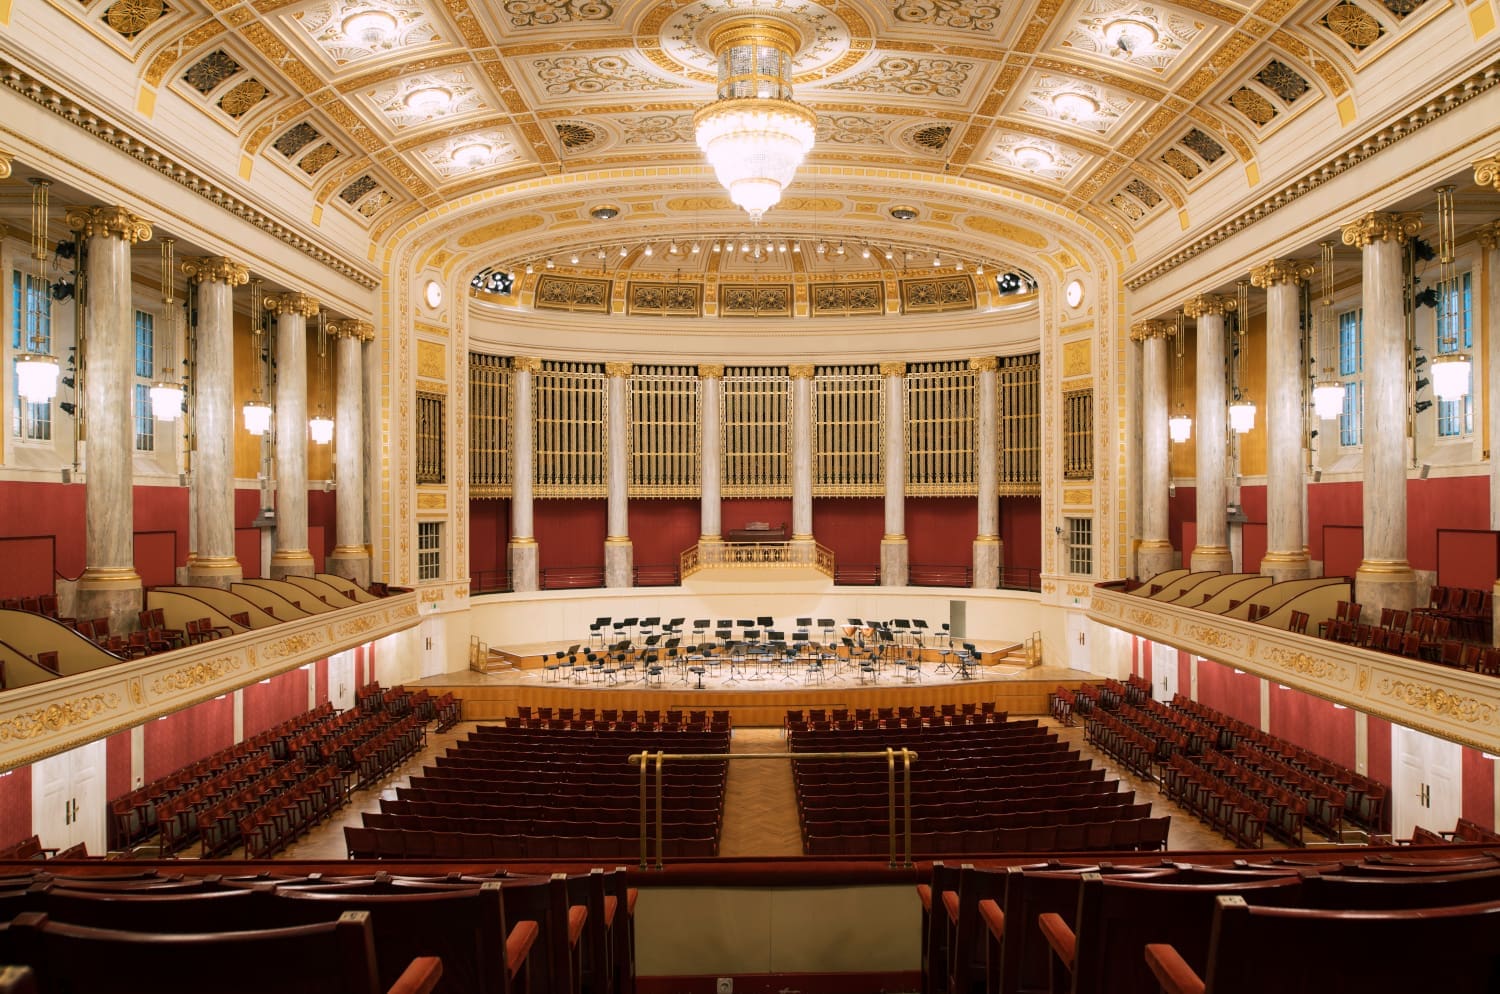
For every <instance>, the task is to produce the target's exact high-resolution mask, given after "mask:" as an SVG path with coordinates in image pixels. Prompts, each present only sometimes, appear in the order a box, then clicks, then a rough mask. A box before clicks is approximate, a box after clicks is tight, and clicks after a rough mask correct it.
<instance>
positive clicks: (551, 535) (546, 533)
mask: <svg viewBox="0 0 1500 994" xmlns="http://www.w3.org/2000/svg"><path fill="white" fill-rule="evenodd" d="M606 513H607V505H606V503H605V501H603V500H539V501H535V502H534V503H533V504H532V523H533V525H534V526H535V529H534V530H535V532H536V541H537V545H538V547H539V548H538V550H537V555H538V565H539V568H541V569H556V568H559V567H567V566H593V567H597V568H600V569H602V568H603V567H604V537H605V534H604V533H605V526H606V525H607V524H608V520H607V518H606Z"/></svg>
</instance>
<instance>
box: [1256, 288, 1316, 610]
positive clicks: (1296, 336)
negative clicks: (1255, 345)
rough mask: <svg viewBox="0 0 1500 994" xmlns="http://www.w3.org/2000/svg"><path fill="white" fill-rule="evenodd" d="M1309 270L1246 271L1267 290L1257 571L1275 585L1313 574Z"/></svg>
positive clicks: (1302, 578)
mask: <svg viewBox="0 0 1500 994" xmlns="http://www.w3.org/2000/svg"><path fill="white" fill-rule="evenodd" d="M1313 268H1314V267H1313V264H1312V263H1311V262H1305V261H1302V260H1297V259H1272V260H1271V261H1270V262H1267V263H1266V264H1264V265H1261V266H1256V267H1255V268H1254V269H1252V270H1251V271H1250V282H1251V283H1252V284H1253V285H1255V286H1257V287H1260V288H1261V289H1263V290H1265V291H1266V554H1265V557H1264V558H1263V559H1261V561H1260V572H1261V574H1262V575H1263V576H1269V577H1270V578H1271V579H1272V580H1274V581H1275V582H1277V583H1280V582H1281V581H1282V580H1304V579H1306V578H1307V577H1309V576H1311V575H1312V563H1311V562H1310V561H1309V559H1308V555H1307V541H1306V540H1307V534H1306V530H1305V528H1304V526H1303V520H1302V504H1303V499H1304V497H1305V495H1306V491H1307V482H1306V479H1305V477H1304V475H1303V472H1302V466H1303V453H1304V452H1305V450H1306V445H1307V426H1306V423H1305V420H1304V417H1303V414H1304V412H1305V410H1306V404H1305V402H1304V400H1303V388H1304V387H1305V386H1306V382H1305V381H1306V376H1305V366H1304V365H1303V362H1302V328H1301V322H1300V320H1299V314H1298V308H1297V305H1298V291H1297V288H1298V287H1299V286H1300V285H1301V284H1302V283H1303V282H1304V281H1305V280H1307V279H1309V278H1311V277H1312V274H1313ZM1244 319H1245V320H1248V318H1244ZM1244 568H1245V571H1246V572H1249V571H1250V570H1251V569H1252V568H1253V566H1252V564H1251V563H1245V564H1244Z"/></svg>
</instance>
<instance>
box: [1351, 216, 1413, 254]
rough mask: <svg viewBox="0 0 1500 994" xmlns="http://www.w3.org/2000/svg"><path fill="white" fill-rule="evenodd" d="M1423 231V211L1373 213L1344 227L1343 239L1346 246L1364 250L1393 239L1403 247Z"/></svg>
mask: <svg viewBox="0 0 1500 994" xmlns="http://www.w3.org/2000/svg"><path fill="white" fill-rule="evenodd" d="M1421 230H1422V212H1421V211H1405V212H1403V213H1400V214H1391V213H1387V212H1385V211H1371V212H1370V213H1368V214H1366V215H1365V216H1364V217H1361V218H1359V219H1358V220H1356V221H1351V222H1349V223H1348V224H1346V225H1344V229H1343V238H1344V244H1345V245H1357V246H1358V247H1360V248H1364V247H1365V246H1367V245H1369V244H1370V243H1371V242H1385V241H1391V240H1393V239H1394V240H1395V242H1396V244H1398V245H1401V244H1404V243H1405V242H1406V240H1407V239H1408V238H1411V237H1412V236H1413V235H1415V234H1416V233H1417V232H1418V231H1421Z"/></svg>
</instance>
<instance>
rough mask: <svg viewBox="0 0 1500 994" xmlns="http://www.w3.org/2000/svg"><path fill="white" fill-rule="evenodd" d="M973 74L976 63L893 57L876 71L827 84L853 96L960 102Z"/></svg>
mask: <svg viewBox="0 0 1500 994" xmlns="http://www.w3.org/2000/svg"><path fill="white" fill-rule="evenodd" d="M973 71H974V63H973V62H963V61H960V60H958V59H933V58H928V57H926V56H904V55H892V56H887V57H886V58H883V59H881V60H880V61H879V62H877V63H876V64H875V66H874V68H872V69H867V70H866V71H864V72H862V73H858V74H856V75H854V76H850V77H849V78H847V79H843V80H839V81H836V82H832V83H826V84H824V85H825V86H826V87H827V88H828V89H830V90H836V91H847V92H853V93H889V94H898V95H901V96H907V97H947V98H949V99H954V100H956V99H958V98H960V97H961V96H962V95H963V88H964V86H965V85H967V84H968V82H969V78H970V73H972V72H973Z"/></svg>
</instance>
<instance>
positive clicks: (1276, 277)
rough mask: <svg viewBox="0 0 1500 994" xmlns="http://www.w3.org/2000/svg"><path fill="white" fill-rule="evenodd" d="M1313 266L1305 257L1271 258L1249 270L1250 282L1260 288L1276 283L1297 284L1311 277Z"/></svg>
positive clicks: (1266, 287)
mask: <svg viewBox="0 0 1500 994" xmlns="http://www.w3.org/2000/svg"><path fill="white" fill-rule="evenodd" d="M1314 268H1315V267H1314V266H1313V264H1312V263H1311V262H1309V261H1307V260H1305V259H1272V260H1271V261H1269V262H1265V263H1262V264H1261V265H1259V266H1256V267H1255V268H1253V269H1251V270H1250V283H1251V285H1253V286H1255V287H1257V288H1258V289H1261V290H1265V289H1268V288H1270V287H1272V286H1274V285H1275V284H1277V283H1290V284H1292V285H1293V286H1297V285H1299V284H1301V283H1304V282H1306V281H1307V280H1310V279H1312V274H1313V270H1314Z"/></svg>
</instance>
